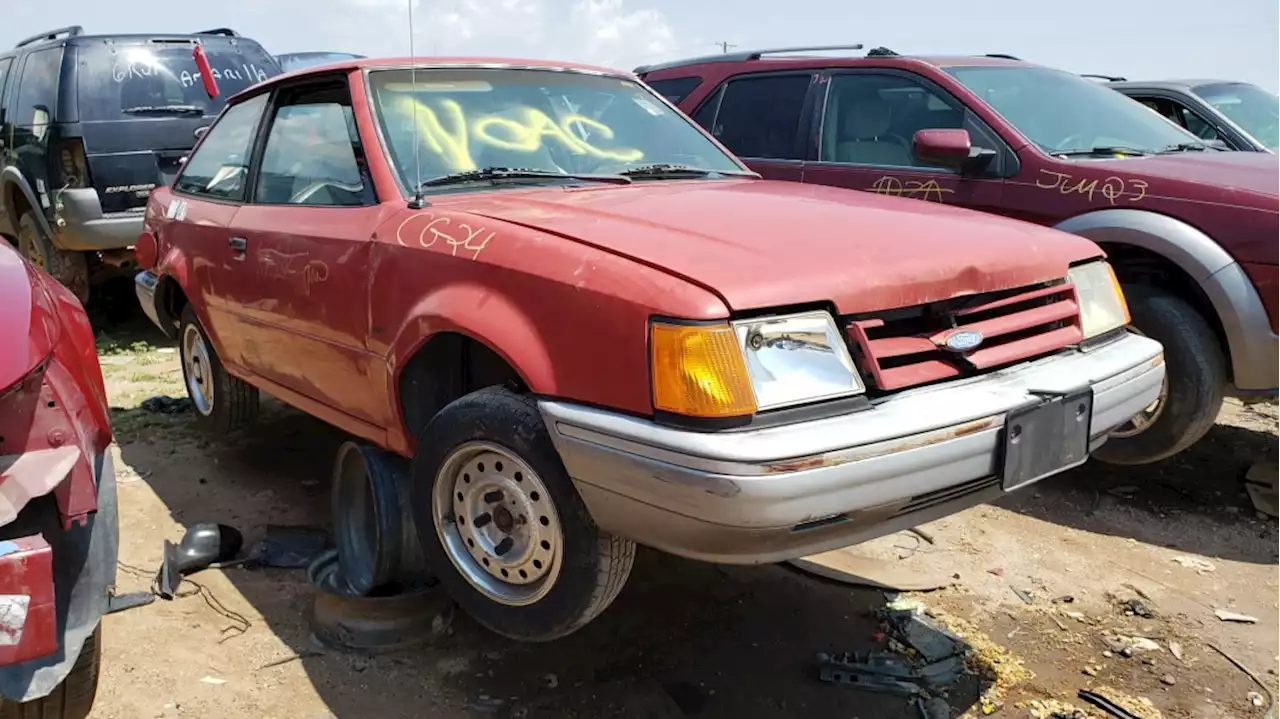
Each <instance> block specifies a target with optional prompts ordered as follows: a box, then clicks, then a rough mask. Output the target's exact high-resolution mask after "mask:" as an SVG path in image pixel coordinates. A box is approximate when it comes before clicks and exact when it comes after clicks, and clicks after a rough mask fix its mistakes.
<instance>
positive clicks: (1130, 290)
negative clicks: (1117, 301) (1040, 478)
mask: <svg viewBox="0 0 1280 719" xmlns="http://www.w3.org/2000/svg"><path fill="white" fill-rule="evenodd" d="M1124 294H1125V298H1126V299H1127V300H1128V303H1129V314H1130V317H1131V320H1132V322H1131V324H1132V328H1133V329H1136V330H1137V331H1138V332H1140V333H1142V334H1144V335H1146V336H1148V337H1150V338H1152V339H1154V340H1157V341H1158V342H1160V343H1161V344H1163V345H1164V359H1165V372H1166V375H1165V387H1164V390H1163V393H1162V396H1161V398H1160V399H1159V400H1157V402H1156V404H1155V405H1152V406H1151V407H1148V408H1147V410H1145V411H1144V412H1143V413H1142V414H1140V415H1138V417H1136V418H1135V419H1134V420H1131V421H1130V422H1129V423H1127V424H1124V425H1121V426H1120V427H1118V428H1117V429H1116V431H1114V432H1113V433H1112V435H1111V437H1110V438H1109V439H1107V442H1106V444H1104V445H1102V447H1101V448H1099V449H1098V451H1097V452H1095V453H1094V456H1095V457H1097V458H1098V459H1100V460H1102V461H1104V462H1108V463H1110V464H1126V465H1131V464H1149V463H1151V462H1157V461H1159V460H1162V459H1166V458H1168V457H1172V456H1173V455H1175V454H1177V453H1178V452H1181V451H1182V450H1184V449H1186V448H1188V447H1190V446H1191V445H1193V444H1195V443H1196V442H1197V441H1198V440H1200V438H1202V437H1204V435H1205V433H1207V432H1208V431H1209V429H1210V428H1211V427H1213V423H1214V420H1216V419H1217V417H1218V412H1219V410H1221V409H1222V398H1223V393H1224V391H1225V389H1226V384H1227V363H1226V358H1224V357H1223V355H1222V349H1221V347H1220V345H1219V344H1218V338H1217V336H1216V335H1215V334H1214V332H1213V329H1212V328H1211V327H1210V326H1209V323H1208V322H1206V321H1205V319H1204V318H1203V317H1201V316H1200V314H1199V313H1197V312H1196V311H1195V310H1194V309H1192V307H1191V305H1189V304H1187V303H1186V302H1184V301H1183V300H1181V299H1179V298H1178V297H1176V296H1174V295H1173V294H1171V293H1169V292H1166V291H1164V290H1161V289H1159V288H1156V287H1151V286H1148V285H1125V286H1124Z"/></svg>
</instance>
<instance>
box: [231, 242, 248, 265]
mask: <svg viewBox="0 0 1280 719" xmlns="http://www.w3.org/2000/svg"><path fill="white" fill-rule="evenodd" d="M227 244H229V245H231V251H232V252H234V253H235V255H234V257H233V259H237V260H243V259H244V253H245V251H246V250H248V249H249V241H248V240H246V239H245V238H243V237H232V238H231V239H230V240H228V241H227Z"/></svg>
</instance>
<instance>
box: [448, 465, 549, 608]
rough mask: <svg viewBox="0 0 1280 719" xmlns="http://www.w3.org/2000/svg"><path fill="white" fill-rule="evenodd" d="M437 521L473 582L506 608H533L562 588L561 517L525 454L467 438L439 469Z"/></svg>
mask: <svg viewBox="0 0 1280 719" xmlns="http://www.w3.org/2000/svg"><path fill="white" fill-rule="evenodd" d="M431 512H432V520H433V523H434V524H435V527H436V534H437V536H438V537H439V538H440V544H441V545H442V546H443V547H444V550H445V554H446V555H447V556H448V557H449V561H450V562H452V563H453V566H454V567H455V568H456V569H457V570H458V573H459V574H461V575H462V576H463V577H464V578H466V580H467V582H468V583H469V584H471V586H472V587H475V588H476V589H477V590H478V591H479V592H480V593H481V594H484V595H485V596H486V597H488V598H489V599H491V600H493V601H495V602H497V603H499V604H503V605H506V606H513V607H519V606H526V605H529V604H533V603H534V602H537V601H538V600H540V599H542V598H543V597H545V596H546V595H547V593H548V592H550V591H551V588H552V587H553V586H555V581H556V578H557V577H558V576H559V575H560V563H561V557H562V555H563V553H564V533H563V531H562V529H561V525H560V517H559V515H558V514H557V512H556V507H555V504H554V502H553V501H552V499H551V495H550V493H549V492H548V491H547V487H546V485H545V484H543V482H542V479H541V478H540V477H539V476H538V474H537V472H535V471H534V470H533V469H532V468H531V467H530V466H529V465H528V464H526V463H525V462H524V460H522V459H520V458H519V457H518V456H516V454H515V453H513V452H511V451H510V450H508V449H506V448H505V447H500V446H498V445H496V444H492V443H490V442H467V443H464V444H462V445H459V446H458V447H456V448H455V449H454V450H453V451H452V452H450V453H449V456H447V457H446V458H445V460H444V462H443V463H441V465H440V470H439V471H438V472H437V473H436V478H435V487H434V489H433V491H432V497H431Z"/></svg>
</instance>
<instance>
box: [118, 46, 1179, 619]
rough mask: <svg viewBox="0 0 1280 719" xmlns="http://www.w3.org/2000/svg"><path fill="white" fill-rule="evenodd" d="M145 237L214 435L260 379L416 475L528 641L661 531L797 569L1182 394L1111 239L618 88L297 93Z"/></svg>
mask: <svg viewBox="0 0 1280 719" xmlns="http://www.w3.org/2000/svg"><path fill="white" fill-rule="evenodd" d="M138 248H139V250H138V251H139V256H140V261H141V262H142V263H143V266H144V267H146V268H147V269H146V271H144V272H142V273H141V274H139V276H138V278H137V283H138V294H139V298H140V300H141V302H142V305H143V308H144V309H145V310H146V312H147V313H148V314H149V315H150V316H151V317H152V318H153V319H154V320H155V321H156V322H157V324H158V325H159V326H160V327H161V328H162V329H163V330H164V331H165V332H167V333H169V334H170V335H171V336H173V337H175V338H177V339H178V340H179V342H180V347H181V354H182V361H183V367H184V369H185V372H186V379H187V387H188V390H189V392H190V395H191V398H192V400H193V401H194V403H195V407H196V409H197V411H198V414H199V416H200V417H202V418H204V419H205V420H206V421H207V422H208V423H209V424H210V425H211V426H212V427H215V428H217V429H219V430H227V429H230V428H233V427H236V426H240V425H243V424H245V423H247V422H248V421H249V420H251V419H252V418H253V416H254V414H255V412H256V409H257V403H258V392H259V391H260V390H261V391H264V392H268V393H270V394H272V395H274V396H276V397H278V398H280V399H282V400H284V401H285V402H288V403H289V404H292V405H294V406H296V407H298V408H300V409H302V410H304V411H306V412H309V413H311V414H313V415H315V416H316V417H319V418H321V419H323V420H325V421H327V422H329V423H331V424H333V425H335V426H337V427H340V428H342V429H344V430H346V431H348V432H351V433H352V434H354V435H357V436H359V437H362V438H364V439H365V440H368V441H369V442H371V443H373V444H375V445H377V446H379V447H382V448H385V449H386V450H389V451H391V452H394V453H397V454H400V455H403V456H405V457H412V458H413V464H412V476H410V477H406V478H405V480H404V481H406V482H409V483H411V488H410V489H411V491H412V496H413V498H414V499H413V502H414V506H413V509H414V515H415V517H416V524H417V529H418V535H419V537H420V539H421V542H422V544H423V549H424V550H425V551H426V553H427V555H428V557H429V558H430V560H431V563H432V565H433V569H434V570H435V571H436V572H437V573H439V575H440V579H441V581H442V582H443V584H444V586H445V587H446V588H447V589H448V590H449V591H450V592H451V593H452V594H453V596H454V597H455V598H456V599H457V600H458V602H459V603H460V604H461V605H462V606H463V607H464V608H465V609H466V610H467V611H469V612H470V613H471V614H472V615H473V616H474V617H475V618H476V619H477V620H479V621H480V622H482V623H483V624H485V625H486V626H488V627H490V628H492V629H494V630H495V631H497V632H500V633H502V634H505V635H507V636H511V637H516V638H520V639H529V640H545V639H551V638H554V637H558V636H562V635H564V634H567V633H569V632H571V631H573V630H575V629H577V628H578V627H580V626H582V625H583V624H585V623H586V622H588V621H589V620H591V619H592V618H593V617H594V616H596V615H597V614H598V613H599V612H601V611H602V610H603V609H604V608H605V607H606V606H608V604H609V603H610V602H611V601H612V600H613V598H614V597H615V596H616V595H617V594H618V592H619V591H620V590H621V589H622V586H623V584H624V583H625V581H626V578H627V575H628V573H629V572H630V569H631V563H632V558H633V556H634V549H635V543H641V544H646V545H649V546H652V547H656V548H659V549H662V550H666V551H669V552H673V553H675V554H679V555H682V556H686V557H692V558H696V559H702V560H708V561H715V562H736V563H759V562H775V561H780V560H784V559H787V558H791V557H798V556H802V555H806V554H811V553H814V552H819V551H823V550H827V549H832V548H836V547H841V546H845V545H849V544H853V543H856V542H859V541H862V540H865V539H867V538H870V537H874V536H877V535H880V534H883V533H886V532H890V531H894V530H895V529H897V528H901V527H908V526H912V525H915V524H919V523H921V522H924V521H928V520H931V519H933V518H936V517H939V516H942V515H945V514H948V513H951V512H955V511H958V510H960V509H962V508H965V507H967V506H970V505H972V504H975V503H978V502H982V501H985V500H988V499H991V498H993V497H997V496H999V495H1001V494H1002V493H1004V492H1008V491H1011V490H1014V489H1016V488H1018V487H1021V486H1025V485H1026V484H1028V483H1030V482H1034V481H1036V480H1039V479H1041V478H1043V477H1045V476H1048V475H1051V474H1053V473H1055V472H1058V471H1061V470H1063V469H1064V468H1067V467H1071V466H1075V465H1078V464H1080V463H1081V462H1084V461H1085V459H1086V458H1087V456H1088V454H1089V452H1090V451H1092V450H1093V449H1095V448H1097V447H1098V446H1099V445H1100V443H1102V442H1103V441H1104V440H1105V438H1106V436H1107V434H1108V432H1109V431H1110V430H1111V429H1112V428H1114V427H1116V426H1118V425H1120V424H1123V423H1124V422H1126V421H1128V420H1129V418H1130V417H1132V416H1133V415H1134V414H1135V413H1136V412H1138V411H1139V410H1141V409H1142V408H1143V407H1145V406H1147V405H1148V404H1150V403H1151V402H1152V401H1153V400H1154V399H1155V398H1156V397H1157V395H1158V393H1159V391H1160V385H1161V381H1162V379H1163V376H1164V364H1163V361H1164V358H1163V354H1162V350H1161V347H1160V345H1159V343H1157V342H1155V341H1153V340H1150V339H1147V338H1144V337H1140V336H1138V335H1134V334H1130V333H1128V332H1127V331H1125V329H1124V327H1125V325H1126V324H1127V323H1128V321H1129V318H1128V314H1127V310H1126V305H1125V300H1124V297H1123V295H1122V293H1121V291H1120V289H1119V286H1118V284H1117V283H1116V281H1115V277H1114V275H1113V274H1112V271H1111V269H1110V267H1109V265H1108V264H1107V263H1106V261H1105V260H1104V259H1103V253H1102V251H1101V250H1099V248H1098V247H1097V245H1095V244H1093V243H1092V242H1090V241H1088V240H1086V239H1083V238H1080V237H1076V236H1072V235H1068V234H1066V233H1060V232H1056V231H1053V230H1048V229H1044V228H1038V227H1035V226H1032V225H1029V224H1025V223H1019V222H1013V221H1010V220H1004V219H1000V218H995V217H990V216H987V215H983V214H980V213H976V212H970V211H966V210H960V209H955V208H948V207H937V206H930V205H924V204H922V203H913V202H910V201H907V200H904V199H901V198H893V197H877V196H875V195H869V194H865V193H859V192H852V191H848V190H841V189H834V188H826V187H812V186H806V185H800V184H794V183H783V182H770V181H764V180H760V179H758V178H757V177H756V176H755V175H754V174H753V173H751V172H749V171H748V170H747V169H746V168H745V167H744V166H743V165H742V164H741V163H740V162H739V161H738V160H737V159H736V158H735V157H733V156H732V155H730V154H729V153H728V152H726V151H725V150H724V148H722V147H721V146H720V145H719V144H718V143H717V142H716V141H715V140H714V139H712V138H711V137H709V136H708V135H707V134H706V133H704V132H703V131H702V130H700V129H699V128H698V127H697V125H695V124H694V123H692V122H691V121H689V120H688V119H687V118H686V117H685V116H684V115H683V114H681V113H680V112H678V111H677V110H676V109H675V108H673V107H672V106H671V105H670V104H668V103H667V102H666V101H665V100H664V99H662V98H661V97H660V96H659V95H656V94H654V93H652V92H651V91H650V90H649V89H647V88H646V87H644V86H643V85H642V84H640V83H639V82H637V81H636V80H635V78H634V77H633V76H631V75H629V74H623V73H617V72H614V71H610V70H604V69H600V68H593V67H582V66H576V65H565V64H551V63H542V62H532V61H523V60H467V59H439V60H430V61H425V62H420V63H419V64H418V65H417V67H416V69H415V68H413V66H412V65H411V62H410V61H407V60H360V61H353V62H350V63H346V64H342V65H330V66H327V67H324V68H318V69H314V70H309V71H305V72H301V73H295V74H292V75H285V76H281V77H279V78H274V79H272V80H269V81H267V82H265V83H263V84H261V85H259V86H257V87H255V88H253V89H251V90H249V91H246V92H245V93H242V94H241V95H239V96H237V97H235V98H233V99H232V100H231V102H230V105H229V107H228V108H227V110H226V111H225V112H224V113H223V114H222V116H221V117H220V118H219V119H218V121H217V123H216V124H214V126H213V127H212V129H210V130H209V132H208V133H207V134H206V135H205V137H204V139H203V141H202V142H201V143H200V145H199V146H198V147H197V148H196V149H195V151H194V153H193V154H192V155H191V157H190V159H189V160H188V161H187V162H186V163H185V166H184V169H183V171H182V173H181V174H180V175H179V176H178V178H177V179H176V181H175V183H174V185H173V187H172V188H164V189H160V190H157V191H156V192H155V193H154V194H153V195H152V196H151V200H150V203H149V204H148V208H147V219H146V231H145V232H144V233H143V236H142V237H141V238H140V239H139V243H138ZM339 511H356V510H355V509H352V508H339Z"/></svg>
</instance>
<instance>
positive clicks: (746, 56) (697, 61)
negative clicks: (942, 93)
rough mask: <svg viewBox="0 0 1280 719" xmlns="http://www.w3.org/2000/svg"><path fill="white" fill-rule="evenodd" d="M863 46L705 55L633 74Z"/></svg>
mask: <svg viewBox="0 0 1280 719" xmlns="http://www.w3.org/2000/svg"><path fill="white" fill-rule="evenodd" d="M861 49H862V44H861V43H859V44H856V45H818V46H814V47H780V48H772V49H768V50H746V51H743V52H731V53H724V54H721V55H704V56H702V57H691V58H687V59H685V60H673V61H672V62H663V63H657V64H654V65H641V66H640V67H637V68H636V69H635V70H633V72H635V74H637V75H643V74H645V73H649V72H654V71H656V70H666V69H668V68H673V67H681V66H684V65H702V64H704V63H709V62H748V61H751V60H759V59H760V58H762V57H764V56H765V55H783V54H787V53H794V52H830V51H832V50H861Z"/></svg>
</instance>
